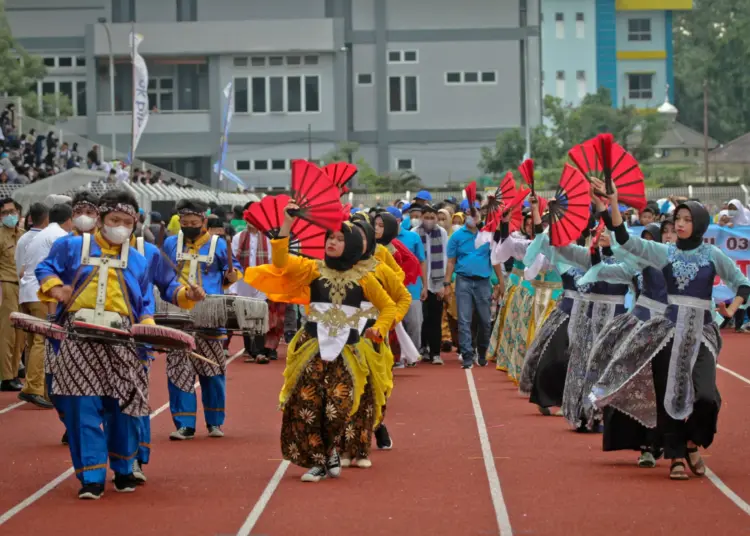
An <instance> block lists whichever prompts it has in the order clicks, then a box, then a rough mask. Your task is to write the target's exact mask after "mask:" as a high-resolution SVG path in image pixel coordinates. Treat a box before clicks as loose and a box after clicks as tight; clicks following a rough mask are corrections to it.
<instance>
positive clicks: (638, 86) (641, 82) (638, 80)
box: [628, 74, 654, 100]
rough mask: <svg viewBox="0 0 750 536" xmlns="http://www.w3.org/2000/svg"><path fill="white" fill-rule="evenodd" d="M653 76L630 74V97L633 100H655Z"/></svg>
mask: <svg viewBox="0 0 750 536" xmlns="http://www.w3.org/2000/svg"><path fill="white" fill-rule="evenodd" d="M653 78H654V75H653V74H629V75H628V97H630V98H631V99H644V100H648V99H651V98H653V96H654V93H653V89H652V84H653Z"/></svg>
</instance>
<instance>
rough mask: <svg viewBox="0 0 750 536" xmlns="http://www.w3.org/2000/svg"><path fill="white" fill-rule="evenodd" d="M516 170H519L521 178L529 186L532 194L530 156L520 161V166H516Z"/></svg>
mask: <svg viewBox="0 0 750 536" xmlns="http://www.w3.org/2000/svg"><path fill="white" fill-rule="evenodd" d="M518 171H520V172H521V176H522V177H523V180H525V181H526V184H528V185H529V186H530V187H531V194H532V195H534V161H533V160H532V159H531V158H527V159H526V160H524V161H523V162H521V167H519V168H518Z"/></svg>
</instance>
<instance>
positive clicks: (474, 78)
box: [464, 73, 479, 84]
mask: <svg viewBox="0 0 750 536" xmlns="http://www.w3.org/2000/svg"><path fill="white" fill-rule="evenodd" d="M464 82H465V83H467V84H476V83H477V82H479V73H464Z"/></svg>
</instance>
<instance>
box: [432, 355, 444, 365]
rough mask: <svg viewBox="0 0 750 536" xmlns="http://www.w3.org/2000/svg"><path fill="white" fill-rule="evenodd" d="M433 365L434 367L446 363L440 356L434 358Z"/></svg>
mask: <svg viewBox="0 0 750 536" xmlns="http://www.w3.org/2000/svg"><path fill="white" fill-rule="evenodd" d="M432 364H433V365H444V364H445V363H443V360H442V359H440V356H439V355H436V356H435V357H433V358H432Z"/></svg>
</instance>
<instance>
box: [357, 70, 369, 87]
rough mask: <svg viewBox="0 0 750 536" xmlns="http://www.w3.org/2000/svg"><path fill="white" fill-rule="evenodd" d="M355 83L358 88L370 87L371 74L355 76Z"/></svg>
mask: <svg viewBox="0 0 750 536" xmlns="http://www.w3.org/2000/svg"><path fill="white" fill-rule="evenodd" d="M357 83H358V84H359V85H360V86H370V85H372V74H371V73H359V74H358V75H357Z"/></svg>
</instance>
